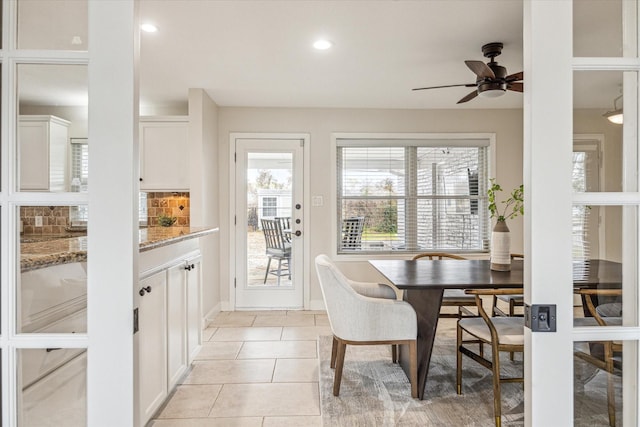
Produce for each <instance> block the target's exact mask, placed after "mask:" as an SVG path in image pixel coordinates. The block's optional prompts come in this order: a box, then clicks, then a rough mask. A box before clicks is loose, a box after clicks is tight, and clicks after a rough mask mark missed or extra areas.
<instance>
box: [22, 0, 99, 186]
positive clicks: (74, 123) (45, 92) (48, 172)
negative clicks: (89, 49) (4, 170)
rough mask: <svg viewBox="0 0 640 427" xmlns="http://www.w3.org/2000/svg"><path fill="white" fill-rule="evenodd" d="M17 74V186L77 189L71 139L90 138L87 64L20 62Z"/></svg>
mask: <svg viewBox="0 0 640 427" xmlns="http://www.w3.org/2000/svg"><path fill="white" fill-rule="evenodd" d="M37 3H41V2H37ZM17 73H18V114H19V117H18V123H17V129H18V132H17V135H18V159H19V160H18V161H19V165H18V166H19V167H18V170H19V174H18V175H19V176H18V188H19V189H20V190H21V191H56V192H63V191H72V190H77V189H78V188H79V187H80V186H81V185H82V182H81V183H80V185H78V184H77V181H74V180H73V178H77V176H72V164H71V161H70V159H71V158H72V157H71V155H72V148H71V144H70V140H71V138H73V139H74V140H75V139H77V138H87V125H88V120H87V119H88V109H87V100H88V80H87V79H88V75H87V66H86V65H44V64H19V65H18V66H17ZM87 162H88V159H87ZM87 165H88V163H87ZM74 172H75V171H74Z"/></svg>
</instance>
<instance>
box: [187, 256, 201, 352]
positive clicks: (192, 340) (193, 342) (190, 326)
mask: <svg viewBox="0 0 640 427" xmlns="http://www.w3.org/2000/svg"><path fill="white" fill-rule="evenodd" d="M200 265H201V261H200V257H198V258H192V259H190V260H187V267H188V268H187V270H186V271H187V353H188V360H189V363H191V362H193V359H194V358H195V357H196V355H197V354H198V351H200V346H201V344H202V308H201V304H200V301H201V298H200V293H201V281H202V269H201V268H200Z"/></svg>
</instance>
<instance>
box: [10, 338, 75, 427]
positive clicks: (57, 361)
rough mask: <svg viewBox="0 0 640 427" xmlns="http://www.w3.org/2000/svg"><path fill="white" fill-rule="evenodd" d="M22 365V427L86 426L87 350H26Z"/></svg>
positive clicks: (21, 355) (20, 359)
mask: <svg viewBox="0 0 640 427" xmlns="http://www.w3.org/2000/svg"><path fill="white" fill-rule="evenodd" d="M18 366H19V368H18V372H19V373H20V375H19V383H20V384H19V388H18V390H20V393H19V394H18V396H19V400H18V417H19V421H18V425H19V426H20V427H36V426H65V427H84V426H86V423H87V421H86V420H87V352H86V349H79V348H46V349H44V348H42V349H22V350H18Z"/></svg>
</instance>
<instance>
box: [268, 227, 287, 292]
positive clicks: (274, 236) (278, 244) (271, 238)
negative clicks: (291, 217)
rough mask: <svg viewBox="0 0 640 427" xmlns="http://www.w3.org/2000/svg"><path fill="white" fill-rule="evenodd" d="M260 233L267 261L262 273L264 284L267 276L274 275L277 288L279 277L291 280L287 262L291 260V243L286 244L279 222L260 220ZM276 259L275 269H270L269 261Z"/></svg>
mask: <svg viewBox="0 0 640 427" xmlns="http://www.w3.org/2000/svg"><path fill="white" fill-rule="evenodd" d="M261 224H262V232H263V233H264V240H265V246H266V250H265V253H266V255H267V258H268V259H269V261H268V262H267V269H266V271H265V273H264V282H263V283H267V277H269V274H273V275H275V276H276V277H277V278H278V279H277V283H278V286H280V277H281V276H289V280H291V269H290V265H289V261H290V260H291V243H289V242H287V241H286V239H285V237H284V233H283V232H282V228H281V227H280V221H278V220H275V219H262V221H261ZM274 258H275V259H276V260H277V261H278V267H277V268H273V269H272V268H271V260H272V259H274Z"/></svg>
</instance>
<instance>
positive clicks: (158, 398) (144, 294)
mask: <svg viewBox="0 0 640 427" xmlns="http://www.w3.org/2000/svg"><path fill="white" fill-rule="evenodd" d="M137 295H138V304H137V310H138V316H137V317H138V319H137V323H138V331H137V333H136V334H135V335H134V337H135V341H134V344H135V348H136V354H135V356H134V360H135V363H136V367H135V372H136V390H137V393H136V395H137V396H138V402H137V405H136V411H137V420H138V424H137V425H138V426H144V425H145V424H146V423H147V421H148V420H149V419H150V418H151V416H152V415H153V414H154V413H155V412H156V410H157V409H158V408H159V407H160V405H162V403H163V402H164V400H165V399H166V397H167V395H168V393H169V390H168V388H167V273H166V270H163V271H160V272H158V273H156V274H154V275H152V276H149V277H147V278H145V279H143V280H141V281H140V282H139V286H138V291H137Z"/></svg>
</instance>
